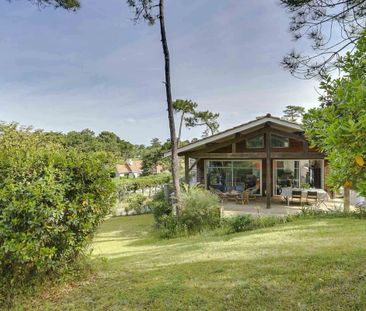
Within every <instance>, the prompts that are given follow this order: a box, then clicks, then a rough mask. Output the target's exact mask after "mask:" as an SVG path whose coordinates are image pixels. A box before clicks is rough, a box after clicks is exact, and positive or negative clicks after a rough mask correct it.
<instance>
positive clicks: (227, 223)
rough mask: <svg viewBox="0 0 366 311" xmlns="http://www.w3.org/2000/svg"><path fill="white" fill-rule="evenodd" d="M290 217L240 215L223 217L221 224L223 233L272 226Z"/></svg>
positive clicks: (284, 221) (286, 220)
mask: <svg viewBox="0 0 366 311" xmlns="http://www.w3.org/2000/svg"><path fill="white" fill-rule="evenodd" d="M290 220H291V218H282V217H275V216H265V217H259V216H258V217H254V216H252V215H240V216H234V217H230V218H226V219H223V221H222V226H223V228H224V229H225V233H229V234H230V233H235V232H244V231H251V230H255V229H260V228H267V227H273V226H275V225H277V224H283V223H286V222H288V221H290Z"/></svg>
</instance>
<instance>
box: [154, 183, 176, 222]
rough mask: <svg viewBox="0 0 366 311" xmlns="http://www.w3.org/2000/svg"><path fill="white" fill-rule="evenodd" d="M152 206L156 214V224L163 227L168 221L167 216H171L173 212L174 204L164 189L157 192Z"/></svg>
mask: <svg viewBox="0 0 366 311" xmlns="http://www.w3.org/2000/svg"><path fill="white" fill-rule="evenodd" d="M150 207H151V210H152V212H153V215H154V219H155V224H156V226H157V227H161V226H162V225H163V223H164V222H166V219H165V218H164V217H165V216H171V215H172V212H173V207H172V204H170V202H169V200H168V199H167V198H166V197H165V193H164V190H160V191H159V192H157V193H156V194H155V195H154V196H153V198H152V200H151V202H150Z"/></svg>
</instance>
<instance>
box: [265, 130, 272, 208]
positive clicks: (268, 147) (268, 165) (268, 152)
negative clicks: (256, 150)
mask: <svg viewBox="0 0 366 311" xmlns="http://www.w3.org/2000/svg"><path fill="white" fill-rule="evenodd" d="M271 162H272V161H271V132H270V129H269V128H268V129H267V131H266V196H267V204H266V207H267V208H271V193H272V184H271Z"/></svg>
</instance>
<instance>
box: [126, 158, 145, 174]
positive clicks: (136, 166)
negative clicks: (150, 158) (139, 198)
mask: <svg viewBox="0 0 366 311" xmlns="http://www.w3.org/2000/svg"><path fill="white" fill-rule="evenodd" d="M126 164H127V166H128V167H129V168H130V171H131V173H139V172H141V171H142V161H141V160H130V161H127V163H126Z"/></svg>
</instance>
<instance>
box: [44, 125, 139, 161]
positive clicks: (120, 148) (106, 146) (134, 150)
mask: <svg viewBox="0 0 366 311" xmlns="http://www.w3.org/2000/svg"><path fill="white" fill-rule="evenodd" d="M44 135H46V136H47V138H48V139H49V140H50V141H53V142H57V143H60V144H62V145H63V146H65V147H66V148H77V149H79V150H81V151H84V152H95V151H106V152H109V153H112V154H114V155H115V156H116V158H118V159H120V160H123V159H124V160H125V159H128V158H135V157H142V156H143V154H144V150H145V149H146V147H145V146H144V145H133V144H131V143H130V142H128V141H126V140H123V139H121V138H120V137H119V136H118V135H117V134H115V133H113V132H108V131H103V132H101V133H100V134H99V135H96V134H95V133H94V132H93V131H92V130H89V129H84V130H82V131H80V132H77V131H71V132H68V133H66V134H63V133H57V132H44Z"/></svg>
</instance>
